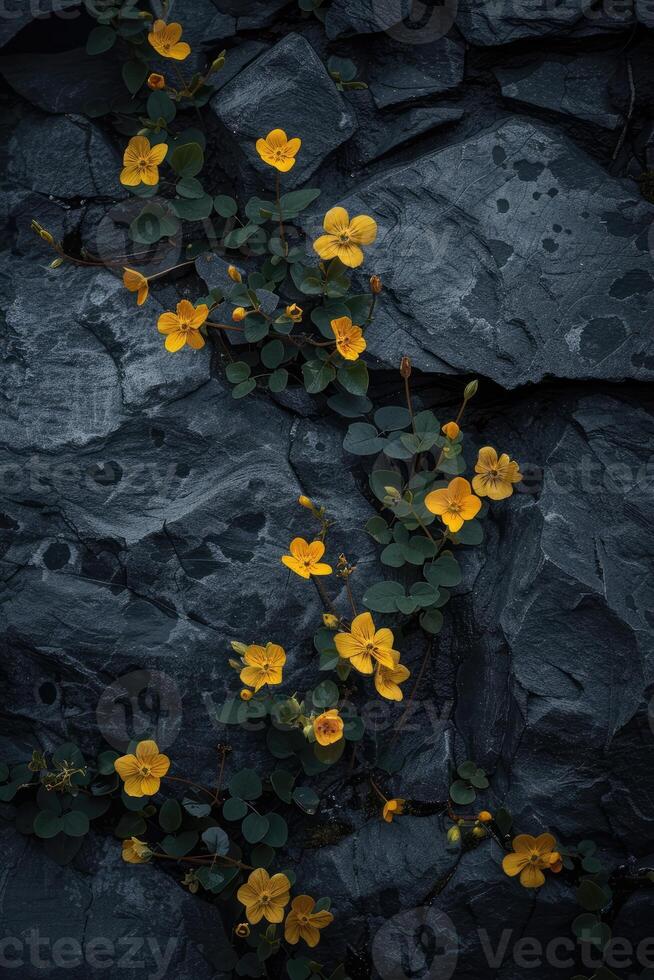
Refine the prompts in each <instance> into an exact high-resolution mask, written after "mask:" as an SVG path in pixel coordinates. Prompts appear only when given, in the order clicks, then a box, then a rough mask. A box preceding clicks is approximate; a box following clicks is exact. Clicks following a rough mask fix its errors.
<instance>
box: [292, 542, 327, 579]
mask: <svg viewBox="0 0 654 980" xmlns="http://www.w3.org/2000/svg"><path fill="white" fill-rule="evenodd" d="M288 550H289V551H290V555H282V564H284V565H286V567H287V568H290V569H291V571H292V572H295V574H296V575H300V576H301V577H302V578H310V576H311V575H331V573H332V566H331V565H327V564H325V563H324V562H321V561H320V559H321V558H322V556H323V555H324V554H325V546H324V544H323V543H322V541H312V542H311V544H309V542H308V541H305V540H304V538H293V540H292V541H291V543H290V545H289V549H288Z"/></svg>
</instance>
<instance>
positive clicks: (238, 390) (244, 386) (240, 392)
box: [232, 378, 257, 398]
mask: <svg viewBox="0 0 654 980" xmlns="http://www.w3.org/2000/svg"><path fill="white" fill-rule="evenodd" d="M256 386H257V383H256V381H255V380H254V378H248V380H247V381H241V383H240V384H238V385H236V387H235V388H233V389H232V398H245V396H246V395H249V394H250V392H251V391H254V389H255V388H256Z"/></svg>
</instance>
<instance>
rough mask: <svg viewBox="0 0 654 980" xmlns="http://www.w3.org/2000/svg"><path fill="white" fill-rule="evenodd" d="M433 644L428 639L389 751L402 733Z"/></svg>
mask: <svg viewBox="0 0 654 980" xmlns="http://www.w3.org/2000/svg"><path fill="white" fill-rule="evenodd" d="M433 642H434V641H433V640H432V639H431V638H430V640H429V644H428V646H427V649H426V651H425V655H424V657H423V659H422V664H421V665H420V670H419V671H418V676H417V677H416V682H415V684H414V685H413V689H412V691H411V694H410V695H409V697H408V698H407V702H406V708H405V709H404V712H403V713H402V717H401V718H400V720H399V721H398V723H397V728H396V729H395V734H394V735H393V737H392V739H391V741H390V744H389V748H390V749H392V748H393V746H394V745H395V743H396V741H397V739H398V736H399V734H400V732H401V731H402V729H403V727H404V723H405V722H406V719H407V718H408V716H409V712H410V711H411V705H412V703H413V701H414V699H415V696H416V694H417V693H418V688H419V687H420V685H421V683H422V678H423V676H424V673H425V670H426V669H427V662H428V661H429V658H430V656H431V652H432V645H433Z"/></svg>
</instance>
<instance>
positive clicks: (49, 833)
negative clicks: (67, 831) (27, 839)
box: [34, 810, 63, 840]
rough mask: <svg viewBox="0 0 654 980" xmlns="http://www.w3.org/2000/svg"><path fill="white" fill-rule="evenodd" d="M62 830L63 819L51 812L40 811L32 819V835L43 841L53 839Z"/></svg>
mask: <svg viewBox="0 0 654 980" xmlns="http://www.w3.org/2000/svg"><path fill="white" fill-rule="evenodd" d="M62 830H63V819H62V818H61V817H58V816H57V814H56V813H53V812H52V811H51V810H41V811H40V812H39V813H38V814H37V816H36V817H35V818H34V833H35V834H36V836H37V837H41V838H42V839H43V840H48V839H49V838H50V837H55V836H56V834H59V833H61V831H62Z"/></svg>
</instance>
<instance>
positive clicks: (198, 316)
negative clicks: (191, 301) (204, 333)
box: [189, 303, 209, 327]
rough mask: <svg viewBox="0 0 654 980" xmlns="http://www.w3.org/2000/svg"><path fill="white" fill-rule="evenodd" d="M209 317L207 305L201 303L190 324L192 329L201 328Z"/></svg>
mask: <svg viewBox="0 0 654 980" xmlns="http://www.w3.org/2000/svg"><path fill="white" fill-rule="evenodd" d="M208 316H209V307H208V306H207V304H206V303H200V305H199V306H196V307H195V311H194V313H192V314H191V319H190V321H189V322H190V324H191V326H192V327H201V326H202V324H203V323H204V321H205V320H206V319H207V317H208Z"/></svg>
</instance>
